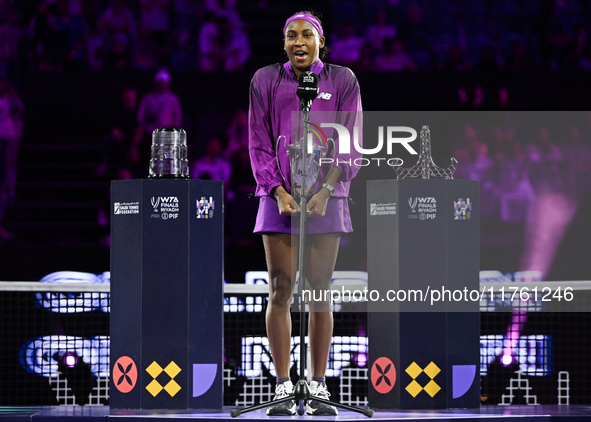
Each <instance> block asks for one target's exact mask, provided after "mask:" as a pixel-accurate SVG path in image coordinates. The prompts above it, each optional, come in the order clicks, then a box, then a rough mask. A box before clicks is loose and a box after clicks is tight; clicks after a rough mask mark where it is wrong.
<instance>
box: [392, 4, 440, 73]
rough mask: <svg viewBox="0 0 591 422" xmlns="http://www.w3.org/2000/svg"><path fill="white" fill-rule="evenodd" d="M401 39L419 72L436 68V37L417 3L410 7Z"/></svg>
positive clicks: (400, 33) (400, 35) (401, 28)
mask: <svg viewBox="0 0 591 422" xmlns="http://www.w3.org/2000/svg"><path fill="white" fill-rule="evenodd" d="M399 37H400V39H401V40H402V42H403V43H404V46H405V47H406V51H407V52H408V55H409V56H410V57H411V59H412V60H413V62H414V63H415V64H416V66H417V68H418V69H419V70H432V69H435V68H436V66H437V54H436V53H435V46H434V39H435V37H434V35H433V32H432V30H431V28H430V26H429V25H427V24H426V23H425V22H424V20H423V14H422V11H421V8H420V6H419V5H418V4H417V3H414V2H413V3H410V4H409V5H408V18H407V20H406V21H405V22H404V23H403V24H402V25H400V32H399Z"/></svg>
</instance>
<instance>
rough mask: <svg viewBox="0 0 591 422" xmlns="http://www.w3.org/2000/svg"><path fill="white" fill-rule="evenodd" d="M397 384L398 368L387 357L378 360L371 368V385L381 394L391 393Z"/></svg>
mask: <svg viewBox="0 0 591 422" xmlns="http://www.w3.org/2000/svg"><path fill="white" fill-rule="evenodd" d="M394 384H396V368H395V367H394V364H393V363H392V361H391V360H390V359H388V358H387V357H385V356H382V357H381V358H378V359H376V361H375V362H374V363H373V366H372V367H371V385H373V388H375V390H376V391H377V392H378V393H380V394H387V393H389V392H390V391H391V390H392V388H394Z"/></svg>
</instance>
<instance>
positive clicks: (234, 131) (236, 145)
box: [224, 108, 250, 169]
mask: <svg viewBox="0 0 591 422" xmlns="http://www.w3.org/2000/svg"><path fill="white" fill-rule="evenodd" d="M226 136H227V138H228V146H227V147H226V149H225V150H224V157H225V158H227V159H228V160H230V161H233V156H234V155H235V154H237V153H239V152H240V151H242V150H243V149H245V148H246V149H247V150H248V113H247V111H246V110H245V109H243V108H239V109H237V110H235V111H234V113H233V114H232V121H231V122H230V126H229V127H228V129H227V130H226ZM249 169H250V164H249Z"/></svg>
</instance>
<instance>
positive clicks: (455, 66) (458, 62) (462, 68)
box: [440, 44, 472, 72]
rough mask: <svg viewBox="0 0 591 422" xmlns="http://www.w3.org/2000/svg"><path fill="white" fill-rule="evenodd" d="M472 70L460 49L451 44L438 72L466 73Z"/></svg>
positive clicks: (470, 64)
mask: <svg viewBox="0 0 591 422" xmlns="http://www.w3.org/2000/svg"><path fill="white" fill-rule="evenodd" d="M470 69H472V63H470V60H468V58H467V57H466V56H465V54H464V52H463V51H462V49H461V47H460V46H459V45H457V44H453V45H451V46H450V47H449V49H448V51H447V59H446V60H445V61H444V62H443V63H442V64H441V66H440V70H443V71H447V72H466V71H468V70H470Z"/></svg>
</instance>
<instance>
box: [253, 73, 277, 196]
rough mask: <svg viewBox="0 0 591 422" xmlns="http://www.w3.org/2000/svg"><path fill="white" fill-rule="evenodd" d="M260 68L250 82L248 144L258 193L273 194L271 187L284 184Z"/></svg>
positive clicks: (259, 194)
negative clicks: (277, 159)
mask: <svg viewBox="0 0 591 422" xmlns="http://www.w3.org/2000/svg"><path fill="white" fill-rule="evenodd" d="M264 84H265V81H264V80H263V76H262V75H261V71H258V72H257V73H255V75H254V77H253V78H252V81H251V83H250V104H249V110H248V148H249V153H250V163H251V166H252V172H253V174H254V178H255V180H256V182H257V190H256V195H257V196H261V195H271V190H273V188H275V187H276V186H279V185H281V184H282V179H281V175H280V174H279V170H278V168H277V161H276V158H275V150H274V148H273V139H272V132H271V122H270V117H269V104H268V103H267V101H268V98H266V97H265V96H266V94H267V93H266V92H262V91H261V86H263V89H264Z"/></svg>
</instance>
